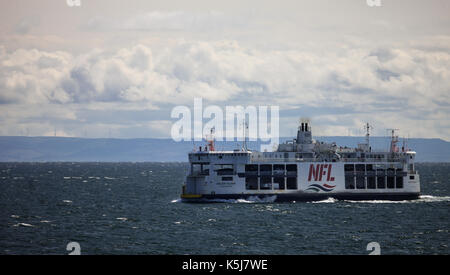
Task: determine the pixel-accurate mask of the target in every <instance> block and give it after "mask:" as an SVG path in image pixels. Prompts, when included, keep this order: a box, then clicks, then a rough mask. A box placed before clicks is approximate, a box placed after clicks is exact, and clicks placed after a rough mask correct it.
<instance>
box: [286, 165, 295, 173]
mask: <svg viewBox="0 0 450 275" xmlns="http://www.w3.org/2000/svg"><path fill="white" fill-rule="evenodd" d="M286 170H288V171H295V172H297V164H288V165H286Z"/></svg>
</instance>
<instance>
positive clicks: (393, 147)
mask: <svg viewBox="0 0 450 275" xmlns="http://www.w3.org/2000/svg"><path fill="white" fill-rule="evenodd" d="M398 130H399V129H387V131H391V148H390V150H389V152H391V153H394V152H398V147H397V142H398V136H396V135H395V131H398Z"/></svg>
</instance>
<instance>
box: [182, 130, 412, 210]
mask: <svg viewBox="0 0 450 275" xmlns="http://www.w3.org/2000/svg"><path fill="white" fill-rule="evenodd" d="M366 129H367V134H366V140H365V142H364V143H361V144H358V146H357V147H356V148H348V147H342V146H338V145H336V143H325V142H320V141H317V140H314V139H313V138H312V132H311V126H310V125H309V123H308V122H307V121H302V122H301V123H300V125H299V127H298V131H297V137H296V138H295V139H293V140H290V141H287V142H285V143H283V144H280V145H279V146H278V148H277V150H276V151H274V152H258V151H251V150H248V149H247V148H246V146H243V148H241V149H238V150H234V151H216V150H215V148H214V139H213V138H209V139H208V140H207V142H208V145H207V146H206V147H205V148H202V147H200V148H199V150H197V151H193V152H191V153H189V165H190V166H189V171H188V174H187V176H186V181H185V184H184V185H183V190H182V195H181V198H182V199H183V200H184V201H205V200H209V199H218V198H219V199H238V198H243V199H246V198H249V197H258V198H263V197H267V196H271V197H273V198H274V200H275V201H285V200H288V201H311V200H323V199H327V198H330V197H331V198H336V199H343V200H409V199H416V198H418V197H419V194H420V179H419V174H418V172H417V170H416V169H415V165H414V160H415V155H416V153H415V152H414V151H411V150H409V149H407V148H406V147H405V146H402V147H401V148H400V147H398V145H397V144H398V137H397V136H396V135H395V131H394V130H392V136H391V144H390V149H389V150H388V151H384V152H383V151H374V150H372V148H371V146H370V143H369V135H370V134H369V130H370V126H369V125H368V124H367V125H366Z"/></svg>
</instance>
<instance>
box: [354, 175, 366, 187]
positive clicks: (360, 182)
mask: <svg viewBox="0 0 450 275" xmlns="http://www.w3.org/2000/svg"><path fill="white" fill-rule="evenodd" d="M356 189H366V185H365V184H364V177H356Z"/></svg>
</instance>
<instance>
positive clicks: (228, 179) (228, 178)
mask: <svg viewBox="0 0 450 275" xmlns="http://www.w3.org/2000/svg"><path fill="white" fill-rule="evenodd" d="M232 180H233V177H222V181H232Z"/></svg>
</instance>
